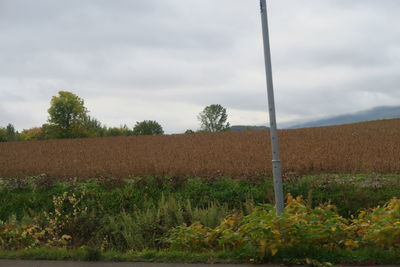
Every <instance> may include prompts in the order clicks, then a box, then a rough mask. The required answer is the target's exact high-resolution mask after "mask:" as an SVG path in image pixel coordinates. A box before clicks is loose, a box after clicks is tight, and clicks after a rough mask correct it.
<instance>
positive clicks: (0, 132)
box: [0, 127, 7, 142]
mask: <svg viewBox="0 0 400 267" xmlns="http://www.w3.org/2000/svg"><path fill="white" fill-rule="evenodd" d="M0 142H7V129H6V128H4V127H0Z"/></svg>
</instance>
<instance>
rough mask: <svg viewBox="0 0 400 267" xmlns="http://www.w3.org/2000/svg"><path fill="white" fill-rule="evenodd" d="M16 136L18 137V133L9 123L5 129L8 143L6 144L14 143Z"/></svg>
mask: <svg viewBox="0 0 400 267" xmlns="http://www.w3.org/2000/svg"><path fill="white" fill-rule="evenodd" d="M17 135H18V132H17V131H15V127H14V125H12V124H11V123H9V124H8V125H7V127H6V138H7V141H8V142H10V141H16V140H17Z"/></svg>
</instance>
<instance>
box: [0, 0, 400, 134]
mask: <svg viewBox="0 0 400 267" xmlns="http://www.w3.org/2000/svg"><path fill="white" fill-rule="evenodd" d="M399 12H400V2H399V1H398V0H381V1H376V0H363V1H360V0H327V1H320V0H272V1H269V15H270V27H271V45H272V53H273V55H272V56H273V68H274V82H275V87H276V88H275V89H276V102H277V109H278V118H279V120H280V121H282V122H289V121H291V120H304V119H313V118H319V117H321V116H324V115H334V114H340V113H346V112H353V111H357V110H361V109H364V108H370V107H373V106H382V105H394V104H396V103H399V101H400V93H399V92H400V90H398V84H399V82H400V81H399V78H398V77H399V75H398V74H399V71H398V70H399V69H400V68H399V67H400V66H399V64H400V63H398V62H400V61H399V59H400V45H399V44H400V28H399V27H398V26H397V25H399V24H400V18H399V16H398V14H399ZM0 30H1V32H2V37H1V42H0V51H1V52H0V94H1V96H2V97H1V98H0V107H2V109H1V110H0V112H1V113H2V120H1V121H0V125H1V124H4V123H7V122H6V121H7V120H12V121H13V122H14V124H15V125H16V126H17V128H20V129H21V128H27V127H33V126H35V125H40V124H42V123H44V122H45V120H46V118H47V114H46V113H47V108H48V106H49V102H50V98H51V96H53V95H56V93H57V91H58V90H70V91H73V92H74V93H76V94H78V95H79V96H81V97H83V98H84V99H85V100H86V103H87V105H88V108H89V110H91V112H92V115H93V116H96V117H98V119H100V120H101V121H103V122H105V123H106V124H107V125H110V126H111V125H120V124H123V123H128V124H129V125H133V124H134V122H135V121H137V120H142V119H157V120H160V121H161V122H162V124H163V125H164V126H165V128H167V130H168V132H180V131H183V130H185V129H186V128H196V127H197V120H196V115H197V114H198V112H200V111H201V109H202V108H203V107H204V106H205V105H208V104H212V103H220V104H222V105H224V106H226V107H227V108H228V111H229V110H230V111H231V116H230V120H231V123H238V124H260V123H265V122H266V120H267V118H268V116H267V114H266V103H267V101H266V88H265V76H264V65H263V55H262V41H261V40H262V39H261V27H260V17H259V8H258V1H257V0H253V1H242V0H218V1H215V0H190V1H188V0H169V1H164V0H137V1H131V0H120V1H108V0H87V1H78V0H71V1H63V2H59V1H52V0H36V1H27V0H0ZM25 109H26V110H29V111H30V112H29V113H30V115H29V116H30V117H27V115H26V114H25V113H26V112H24V111H23V110H25Z"/></svg>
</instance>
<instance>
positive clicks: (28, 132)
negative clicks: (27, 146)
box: [20, 127, 45, 141]
mask: <svg viewBox="0 0 400 267" xmlns="http://www.w3.org/2000/svg"><path fill="white" fill-rule="evenodd" d="M20 137H21V140H22V141H33V140H44V139H45V136H44V132H43V129H42V128H41V127H34V128H30V129H25V130H23V131H22V132H21V133H20Z"/></svg>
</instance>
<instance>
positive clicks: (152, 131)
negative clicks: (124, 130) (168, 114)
mask: <svg viewBox="0 0 400 267" xmlns="http://www.w3.org/2000/svg"><path fill="white" fill-rule="evenodd" d="M133 134H134V135H156V134H164V130H163V128H162V127H161V125H160V124H159V123H158V122H156V121H147V120H145V121H142V122H136V124H135V127H133Z"/></svg>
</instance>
